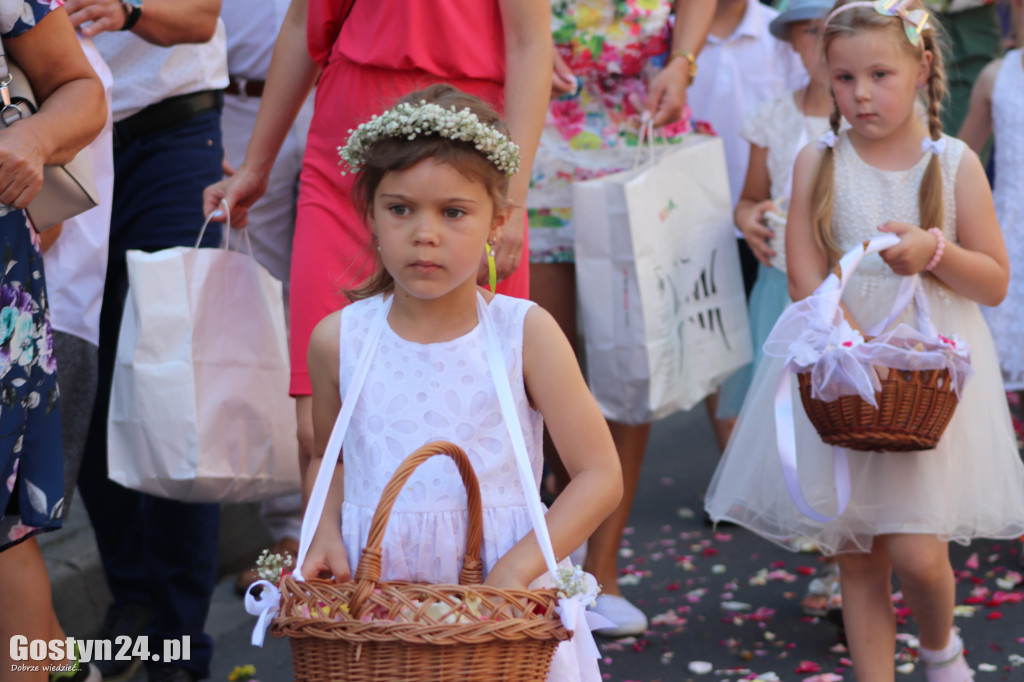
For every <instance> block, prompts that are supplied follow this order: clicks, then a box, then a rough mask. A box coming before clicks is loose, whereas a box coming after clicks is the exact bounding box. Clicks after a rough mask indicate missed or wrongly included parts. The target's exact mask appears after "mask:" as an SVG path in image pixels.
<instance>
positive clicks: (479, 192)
mask: <svg viewBox="0 0 1024 682" xmlns="http://www.w3.org/2000/svg"><path fill="white" fill-rule="evenodd" d="M508 214H509V212H508V211H503V212H501V213H497V212H496V209H495V205H494V201H493V200H492V199H491V196H490V194H488V192H487V188H486V187H484V185H483V184H481V183H479V182H475V181H473V180H470V179H469V178H467V177H466V176H465V175H463V174H462V173H460V172H459V171H458V170H456V169H455V167H454V166H452V165H450V164H447V163H440V162H438V161H436V160H435V159H433V158H427V159H424V160H422V161H420V162H419V163H417V164H416V165H414V166H411V167H409V168H406V169H405V170H400V171H391V172H389V173H387V174H386V175H385V176H384V177H383V178H382V179H381V182H380V185H379V186H378V187H377V192H376V194H375V195H374V199H373V212H372V214H371V217H370V226H371V228H372V229H373V232H374V234H375V235H376V236H377V242H378V244H379V245H380V255H381V260H382V262H383V264H384V267H385V268H387V270H388V272H390V273H391V276H392V277H394V279H395V284H396V286H397V287H399V288H401V289H403V290H405V291H406V292H408V293H409V294H411V295H412V296H414V297H416V298H423V299H437V298H441V297H443V296H445V295H446V294H449V293H451V292H452V291H454V290H456V289H460V288H462V287H469V288H475V287H476V275H477V269H478V267H479V265H480V259H481V257H482V256H483V255H484V245H485V244H486V243H487V242H488V241H493V240H494V239H496V238H497V236H498V235H499V234H500V233H501V230H502V228H503V227H504V226H505V223H506V222H507V221H508Z"/></svg>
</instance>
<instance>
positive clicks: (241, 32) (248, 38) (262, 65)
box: [220, 0, 289, 80]
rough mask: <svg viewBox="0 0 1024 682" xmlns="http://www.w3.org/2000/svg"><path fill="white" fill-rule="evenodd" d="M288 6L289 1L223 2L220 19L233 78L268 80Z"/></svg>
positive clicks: (241, 0) (224, 0) (235, 0)
mask: <svg viewBox="0 0 1024 682" xmlns="http://www.w3.org/2000/svg"><path fill="white" fill-rule="evenodd" d="M288 4H289V0H260V1H259V2H253V1H252V0H222V2H221V7H220V16H221V19H222V20H223V22H224V27H225V29H227V49H228V66H229V68H230V71H231V75H232V76H241V77H242V78H249V79H253V80H266V78H267V72H268V71H269V70H270V57H271V55H273V53H274V41H275V40H276V39H277V34H278V31H279V29H280V28H281V24H283V23H284V15H285V14H286V13H287V12H288Z"/></svg>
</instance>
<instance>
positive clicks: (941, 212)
mask: <svg viewBox="0 0 1024 682" xmlns="http://www.w3.org/2000/svg"><path fill="white" fill-rule="evenodd" d="M922 40H923V43H922V47H923V48H924V49H925V50H929V51H930V52H931V53H932V65H931V69H930V70H929V72H928V83H927V92H928V135H929V137H931V139H933V140H938V139H939V138H941V137H942V119H941V118H940V114H941V112H942V98H943V97H944V96H945V94H946V74H945V70H944V69H943V65H942V49H941V47H940V46H939V45H938V44H937V41H936V40H935V34H934V32H933V31H926V32H925V34H924V35H923V36H922ZM918 207H919V211H920V213H921V228H922V229H925V230H927V229H928V228H930V227H938V228H940V229H941V228H942V226H943V222H944V219H945V206H944V203H943V197H942V163H941V161H940V160H939V155H938V154H932V158H931V159H930V160H929V161H928V167H927V168H926V169H925V172H924V176H922V178H921V188H920V190H919V192H918Z"/></svg>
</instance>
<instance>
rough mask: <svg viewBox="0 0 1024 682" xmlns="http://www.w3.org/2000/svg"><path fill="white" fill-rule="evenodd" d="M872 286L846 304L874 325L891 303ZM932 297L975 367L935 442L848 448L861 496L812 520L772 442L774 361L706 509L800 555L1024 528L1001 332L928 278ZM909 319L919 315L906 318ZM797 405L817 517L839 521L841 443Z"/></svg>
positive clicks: (744, 414) (964, 539)
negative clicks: (998, 342) (897, 538)
mask: <svg viewBox="0 0 1024 682" xmlns="http://www.w3.org/2000/svg"><path fill="white" fill-rule="evenodd" d="M869 288H870V289H872V291H870V292H865V293H869V294H870V295H864V296H853V297H850V296H849V295H848V296H847V297H845V298H844V302H845V303H846V305H847V307H848V308H849V309H850V311H851V313H852V314H853V315H854V317H855V318H856V319H857V320H858V321H860V322H861V323H862V325H863V326H865V327H867V326H870V325H871V324H873V323H875V322H877V321H878V320H881V319H884V318H885V316H886V315H887V313H888V312H889V310H890V309H891V308H890V306H891V300H889V299H888V298H887V297H886V296H885V295H879V294H881V293H882V292H880V291H879V290H878V289H875V287H869ZM926 290H927V292H928V295H929V299H930V303H931V314H932V315H931V316H932V320H933V322H934V323H935V326H936V328H937V329H938V331H939V332H940V333H947V332H953V333H956V334H959V335H960V336H961V337H962V338H964V339H965V340H966V341H967V342H968V343H969V344H970V346H971V348H972V356H971V362H972V366H973V368H974V376H973V377H971V379H970V380H969V381H968V383H967V386H966V387H965V389H964V392H963V395H962V398H961V401H960V404H959V405H958V407H957V409H956V412H955V413H954V415H953V418H952V420H951V422H950V424H949V426H948V427H947V429H946V432H945V433H944V434H943V436H942V440H941V441H940V442H939V445H938V447H937V448H935V449H934V450H927V451H922V452H909V453H888V452H859V451H853V450H850V451H848V459H849V464H850V476H851V488H852V491H851V497H850V503H849V506H848V507H847V509H846V510H845V511H844V512H843V514H842V515H841V516H839V517H838V518H836V519H834V520H833V521H831V522H828V523H820V522H816V521H814V520H812V519H810V518H807V517H805V516H803V515H802V514H801V513H800V512H799V510H798V509H797V507H796V505H795V504H794V503H793V501H792V500H791V499H790V496H789V493H788V492H787V489H786V485H785V482H784V480H783V474H782V466H781V464H780V462H779V456H778V449H777V447H776V445H775V443H776V431H775V414H774V395H775V389H776V385H777V382H778V379H779V375H780V373H781V371H782V366H783V360H782V359H779V358H773V357H768V356H766V357H765V358H764V361H763V362H762V363H761V365H760V367H759V369H758V371H757V372H756V374H755V375H754V378H753V381H752V383H751V387H750V391H749V393H748V394H747V398H746V400H745V401H744V403H743V408H742V410H741V411H740V416H739V420H738V422H737V425H736V429H735V431H734V432H733V436H732V439H731V440H730V442H729V446H728V447H727V449H726V452H725V454H724V455H723V457H722V460H721V462H720V463H719V465H718V469H717V470H716V471H715V474H714V477H713V478H712V481H711V485H710V487H709V489H708V493H707V496H706V499H705V506H706V508H707V511H708V514H709V515H710V516H711V518H712V519H714V520H716V521H720V520H728V521H732V522H734V523H737V524H739V525H741V526H744V527H746V528H749V529H750V530H752V531H754V532H755V533H757V534H758V535H761V536H763V537H765V538H766V539H768V540H771V541H773V542H776V543H778V544H780V545H782V546H783V547H786V548H788V549H794V550H796V549H798V547H797V546H796V544H797V542H799V541H802V540H801V536H804V537H809V538H811V539H813V540H814V541H815V542H816V543H817V545H818V546H819V547H820V548H821V550H822V551H823V552H824V553H826V554H835V553H838V552H857V551H868V550H869V548H870V547H871V542H872V538H873V537H874V536H876V535H883V534H889V533H923V534H929V535H937V536H939V537H940V538H942V539H944V540H953V541H955V542H959V543H962V544H966V543H968V542H969V541H970V540H971V538H975V537H988V538H1015V537H1018V536H1020V535H1021V534H1022V533H1024V466H1022V464H1021V459H1020V456H1019V454H1018V452H1017V446H1016V440H1015V438H1014V434H1013V429H1012V426H1011V423H1010V414H1009V410H1008V407H1007V403H1006V395H1005V392H1004V389H1003V382H1002V378H1001V375H1000V370H999V363H998V360H997V357H996V352H995V347H994V345H993V342H992V336H991V334H990V333H989V330H988V327H987V326H986V324H985V321H984V319H983V318H982V315H981V312H980V310H979V307H978V305H977V304H975V303H973V302H970V301H967V300H966V299H963V298H961V297H959V296H956V295H954V294H951V293H950V292H949V291H948V290H947V289H944V288H942V287H940V286H939V285H938V284H936V283H935V282H934V281H933V280H931V279H930V278H929V281H928V282H927V284H926ZM847 299H852V300H847ZM911 307H913V306H911ZM912 320H913V311H912V310H911V311H908V312H907V313H906V314H905V315H904V317H903V318H901V321H906V322H908V323H912ZM793 383H794V384H795V380H794V382H793ZM793 408H794V413H795V415H794V416H795V423H796V444H797V448H796V449H797V453H796V454H797V464H798V471H799V480H800V485H801V487H802V489H803V493H804V496H805V498H806V499H807V501H808V502H809V503H810V504H811V506H812V507H813V508H814V509H816V510H817V511H818V512H819V513H821V514H827V515H832V514H835V512H836V509H837V502H836V490H835V483H834V473H833V472H834V467H833V448H832V447H831V446H828V445H825V444H824V443H822V441H821V439H820V438H819V437H818V434H817V432H816V431H815V430H814V427H813V426H812V425H811V423H810V421H808V419H807V416H806V414H805V413H804V411H803V406H802V404H801V402H800V397H799V394H798V393H797V391H796V390H795V387H794V390H793Z"/></svg>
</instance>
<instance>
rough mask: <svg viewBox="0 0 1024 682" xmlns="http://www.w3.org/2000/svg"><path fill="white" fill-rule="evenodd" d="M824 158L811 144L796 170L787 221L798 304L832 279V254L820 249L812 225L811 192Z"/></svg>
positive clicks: (793, 289)
mask: <svg viewBox="0 0 1024 682" xmlns="http://www.w3.org/2000/svg"><path fill="white" fill-rule="evenodd" d="M821 154H822V153H821V152H819V151H818V150H817V148H815V146H814V145H813V144H809V145H807V146H806V147H804V148H803V150H802V151H801V152H800V153H799V154H798V155H797V157H796V162H795V164H794V166H793V194H792V196H791V197H790V200H789V214H788V215H787V218H786V274H787V275H788V276H789V297H790V298H791V299H793V300H794V301H799V300H800V299H803V298H806V297H807V296H809V295H810V294H811V293H813V292H814V290H815V289H817V288H818V285H819V284H821V283H822V282H824V281H825V278H826V277H828V254H826V253H825V252H824V251H822V250H821V249H820V248H819V247H818V243H817V242H816V241H815V239H814V229H813V227H812V224H811V221H812V218H813V207H812V206H811V192H812V190H813V187H814V178H815V176H816V175H817V172H818V162H819V159H820V158H821Z"/></svg>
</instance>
